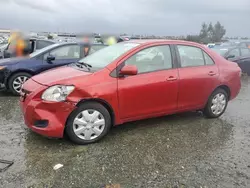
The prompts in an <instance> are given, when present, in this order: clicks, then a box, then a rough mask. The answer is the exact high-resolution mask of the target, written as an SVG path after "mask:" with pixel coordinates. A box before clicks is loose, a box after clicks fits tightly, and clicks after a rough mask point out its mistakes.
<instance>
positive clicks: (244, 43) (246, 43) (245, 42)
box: [237, 41, 250, 48]
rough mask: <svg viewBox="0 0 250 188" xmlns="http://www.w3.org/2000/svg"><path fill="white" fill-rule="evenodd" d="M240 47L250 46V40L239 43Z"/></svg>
mask: <svg viewBox="0 0 250 188" xmlns="http://www.w3.org/2000/svg"><path fill="white" fill-rule="evenodd" d="M237 46H238V47H244V48H250V41H242V42H239V43H237Z"/></svg>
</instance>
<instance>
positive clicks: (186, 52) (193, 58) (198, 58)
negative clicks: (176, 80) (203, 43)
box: [177, 45, 205, 67]
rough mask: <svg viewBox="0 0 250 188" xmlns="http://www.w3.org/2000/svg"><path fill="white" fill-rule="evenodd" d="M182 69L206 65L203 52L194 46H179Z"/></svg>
mask: <svg viewBox="0 0 250 188" xmlns="http://www.w3.org/2000/svg"><path fill="white" fill-rule="evenodd" d="M177 49H178V52H179V55H180V61H181V67H196V66H203V65H205V60H204V58H203V51H202V50H201V49H200V48H197V47H193V46H185V45H177Z"/></svg>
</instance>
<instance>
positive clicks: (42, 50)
mask: <svg viewBox="0 0 250 188" xmlns="http://www.w3.org/2000/svg"><path fill="white" fill-rule="evenodd" d="M59 45H60V44H57V43H56V44H52V45H49V46H47V47H45V48H42V49H40V50H36V51H35V52H33V53H31V54H30V57H35V56H37V55H39V54H41V53H43V52H45V51H47V50H50V49H52V48H54V47H57V46H59Z"/></svg>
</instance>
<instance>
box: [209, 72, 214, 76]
mask: <svg viewBox="0 0 250 188" xmlns="http://www.w3.org/2000/svg"><path fill="white" fill-rule="evenodd" d="M208 75H209V76H214V75H216V73H215V72H213V71H210V72H209V73H208Z"/></svg>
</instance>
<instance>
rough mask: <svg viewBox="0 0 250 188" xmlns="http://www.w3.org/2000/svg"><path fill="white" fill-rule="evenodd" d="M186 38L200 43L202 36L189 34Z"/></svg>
mask: <svg viewBox="0 0 250 188" xmlns="http://www.w3.org/2000/svg"><path fill="white" fill-rule="evenodd" d="M186 40H187V41H192V42H198V43H200V42H201V38H200V36H199V35H188V36H187V37H186Z"/></svg>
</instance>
